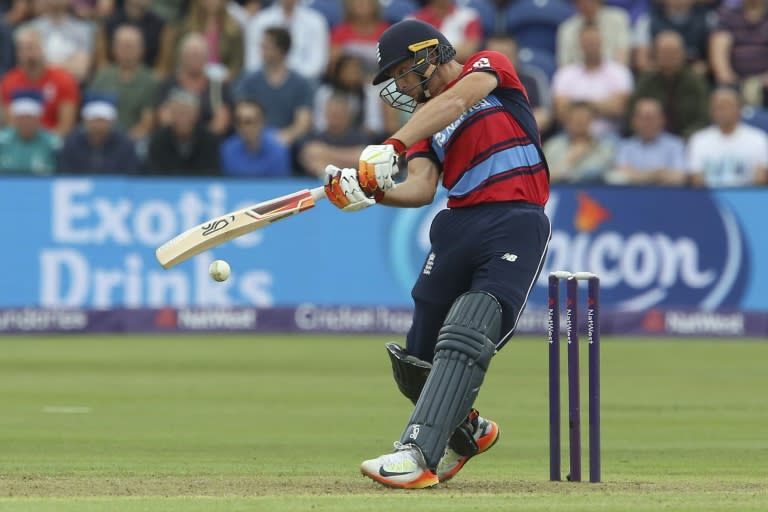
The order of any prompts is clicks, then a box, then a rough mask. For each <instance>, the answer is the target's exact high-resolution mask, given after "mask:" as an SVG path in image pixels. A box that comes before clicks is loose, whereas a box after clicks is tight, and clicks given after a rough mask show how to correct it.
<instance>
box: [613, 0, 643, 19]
mask: <svg viewBox="0 0 768 512" xmlns="http://www.w3.org/2000/svg"><path fill="white" fill-rule="evenodd" d="M605 5H612V6H614V7H621V8H622V9H624V10H625V11H627V14H629V21H630V23H632V24H634V23H635V21H637V18H639V17H640V16H641V15H642V14H645V13H647V12H648V11H649V10H650V8H651V6H650V1H649V0H605Z"/></svg>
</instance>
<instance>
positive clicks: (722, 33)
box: [710, 0, 768, 104]
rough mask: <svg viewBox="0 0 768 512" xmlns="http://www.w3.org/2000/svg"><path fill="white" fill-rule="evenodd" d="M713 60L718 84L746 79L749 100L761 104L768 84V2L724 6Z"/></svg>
mask: <svg viewBox="0 0 768 512" xmlns="http://www.w3.org/2000/svg"><path fill="white" fill-rule="evenodd" d="M710 59H711V65H712V72H713V73H714V76H715V81H716V82H717V83H718V84H720V85H735V84H737V83H739V82H742V83H743V85H744V92H745V94H746V96H747V101H748V102H749V103H751V104H759V103H760V98H759V96H761V95H762V94H763V92H764V90H765V88H766V87H768V2H766V1H765V0H743V1H742V2H741V6H740V7H722V8H721V10H720V23H719V24H718V26H717V28H716V29H715V32H714V33H713V34H712V37H711V40H710Z"/></svg>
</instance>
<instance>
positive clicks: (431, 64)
mask: <svg viewBox="0 0 768 512" xmlns="http://www.w3.org/2000/svg"><path fill="white" fill-rule="evenodd" d="M408 50H410V51H411V52H413V65H412V66H411V67H410V68H408V69H407V70H406V71H404V72H403V73H401V74H399V75H398V76H396V77H393V78H390V80H389V82H387V84H386V85H385V86H384V88H383V89H382V90H381V91H380V92H379V96H380V97H381V99H382V100H384V102H385V103H387V104H388V105H390V106H391V107H392V108H395V109H397V110H401V111H403V112H407V113H409V114H410V113H411V112H413V111H414V110H415V109H416V105H417V104H419V103H425V102H426V101H428V100H429V98H430V94H429V89H428V88H427V86H428V85H429V81H430V80H431V79H432V77H433V76H434V74H435V72H436V71H437V70H438V68H439V67H440V64H443V63H444V62H450V61H451V60H453V58H454V57H455V56H456V50H455V49H454V48H453V47H452V46H449V45H444V44H440V42H439V41H438V40H437V39H428V40H426V41H421V42H419V43H415V44H412V45H409V46H408ZM396 64H399V63H396ZM396 64H395V65H396ZM392 67H394V65H393V66H392ZM408 73H416V74H417V75H418V76H420V77H421V81H420V82H419V83H418V84H416V85H414V86H413V87H411V88H410V89H408V90H407V91H400V90H399V89H398V88H397V80H398V79H400V78H402V77H404V76H405V75H407V74H408Z"/></svg>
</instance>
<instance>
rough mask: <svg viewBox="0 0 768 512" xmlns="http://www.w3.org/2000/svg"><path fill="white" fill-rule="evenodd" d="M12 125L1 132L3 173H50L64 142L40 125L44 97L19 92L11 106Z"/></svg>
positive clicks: (54, 168) (0, 161)
mask: <svg viewBox="0 0 768 512" xmlns="http://www.w3.org/2000/svg"><path fill="white" fill-rule="evenodd" d="M8 113H9V114H10V123H9V125H8V126H6V127H5V128H3V129H2V130H0V174H2V173H3V172H19V173H33V174H51V173H53V171H55V170H56V152H57V151H58V149H59V146H60V145H61V139H59V137H58V136H56V135H55V134H54V133H51V132H49V131H48V130H46V129H45V128H43V127H42V126H41V125H40V117H41V116H42V115H43V94H42V93H41V92H40V91H36V90H30V91H24V90H18V91H16V92H15V93H14V94H13V98H12V99H11V104H10V105H9V106H8Z"/></svg>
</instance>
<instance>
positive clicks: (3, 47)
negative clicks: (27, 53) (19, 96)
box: [0, 20, 16, 76]
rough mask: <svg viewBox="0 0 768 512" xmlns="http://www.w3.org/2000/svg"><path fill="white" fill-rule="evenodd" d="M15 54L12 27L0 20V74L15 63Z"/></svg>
mask: <svg viewBox="0 0 768 512" xmlns="http://www.w3.org/2000/svg"><path fill="white" fill-rule="evenodd" d="M15 55H16V48H14V44H13V29H12V28H11V26H10V25H8V24H7V23H5V22H4V21H2V20H0V76H4V75H5V74H6V73H7V72H9V71H10V70H11V69H13V67H14V66H15V65H16V59H15Z"/></svg>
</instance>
